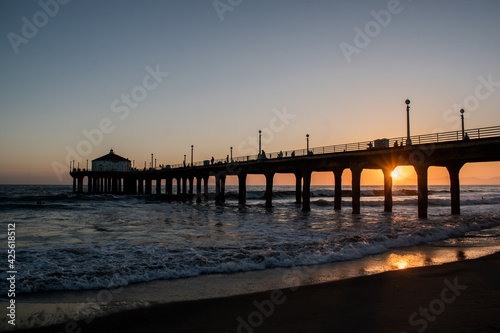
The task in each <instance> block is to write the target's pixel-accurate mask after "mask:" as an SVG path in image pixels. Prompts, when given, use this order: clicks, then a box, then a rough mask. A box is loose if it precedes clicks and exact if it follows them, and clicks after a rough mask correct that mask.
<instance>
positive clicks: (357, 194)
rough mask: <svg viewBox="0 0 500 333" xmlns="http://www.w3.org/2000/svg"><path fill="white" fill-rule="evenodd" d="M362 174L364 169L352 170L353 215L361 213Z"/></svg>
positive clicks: (356, 168) (355, 168)
mask: <svg viewBox="0 0 500 333" xmlns="http://www.w3.org/2000/svg"><path fill="white" fill-rule="evenodd" d="M361 172H363V168H360V167H354V168H351V173H352V213H353V214H359V213H360V212H361Z"/></svg>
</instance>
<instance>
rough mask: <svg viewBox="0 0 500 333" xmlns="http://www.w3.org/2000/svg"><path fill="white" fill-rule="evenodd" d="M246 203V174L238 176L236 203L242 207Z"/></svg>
mask: <svg viewBox="0 0 500 333" xmlns="http://www.w3.org/2000/svg"><path fill="white" fill-rule="evenodd" d="M246 201H247V174H246V173H243V172H241V173H240V174H238V203H239V204H240V205H244V204H245V202H246Z"/></svg>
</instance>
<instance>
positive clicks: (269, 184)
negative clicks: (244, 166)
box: [265, 172, 274, 208]
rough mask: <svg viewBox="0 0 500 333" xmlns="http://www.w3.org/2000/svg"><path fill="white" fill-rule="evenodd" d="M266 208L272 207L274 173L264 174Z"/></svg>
mask: <svg viewBox="0 0 500 333" xmlns="http://www.w3.org/2000/svg"><path fill="white" fill-rule="evenodd" d="M265 176H266V207H267V208H271V207H272V206H273V178H274V172H266V174H265Z"/></svg>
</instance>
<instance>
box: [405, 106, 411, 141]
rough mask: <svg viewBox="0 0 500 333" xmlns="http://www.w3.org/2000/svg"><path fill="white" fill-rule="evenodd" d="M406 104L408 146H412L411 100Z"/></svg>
mask: <svg viewBox="0 0 500 333" xmlns="http://www.w3.org/2000/svg"><path fill="white" fill-rule="evenodd" d="M405 103H406V145H407V146H411V138H410V100H409V99H407V100H406V101H405Z"/></svg>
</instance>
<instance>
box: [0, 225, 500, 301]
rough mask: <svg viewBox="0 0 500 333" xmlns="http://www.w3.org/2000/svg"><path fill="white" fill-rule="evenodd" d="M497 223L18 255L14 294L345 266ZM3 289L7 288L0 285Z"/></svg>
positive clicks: (63, 247) (117, 244)
mask: <svg viewBox="0 0 500 333" xmlns="http://www.w3.org/2000/svg"><path fill="white" fill-rule="evenodd" d="M498 225H500V218H496V219H495V218H492V219H487V220H482V221H474V220H463V219H462V220H460V221H459V222H457V223H450V222H448V223H443V224H442V225H419V223H418V221H417V222H414V223H410V224H409V225H406V224H401V225H399V226H393V227H391V228H390V229H388V230H386V231H384V232H382V231H381V232H373V231H368V230H367V231H362V230H343V231H340V234H338V235H337V236H336V237H333V238H332V239H330V240H328V239H327V240H320V241H314V240H311V239H309V240H308V241H305V242H297V243H293V244H291V243H289V242H283V241H277V242H270V243H265V244H253V245H249V246H241V247H217V246H205V247H196V248H195V247H169V246H157V245H155V244H142V245H135V246H132V247H131V245H130V243H129V242H123V241H114V242H113V241H110V242H106V243H95V244H60V245H52V246H50V247H38V248H31V249H23V248H20V249H19V250H18V256H19V258H23V259H21V260H19V263H18V271H19V272H20V273H19V275H18V284H17V288H18V292H19V293H32V292H38V291H51V290H85V289H98V288H111V287H119V286H124V285H128V284H132V283H138V282H148V281H152V280H158V279H177V278H185V277H193V276H198V275H203V274H216V273H217V274H224V273H236V272H244V271H251V270H262V269H268V268H275V267H293V266H298V265H314V264H322V263H331V262H335V261H345V260H352V259H356V258H360V257H363V256H366V255H369V254H375V253H380V252H384V251H386V250H388V249H390V248H396V247H406V246H412V245H417V244H421V243H430V242H435V241H439V240H443V239H447V238H450V237H457V236H461V235H463V234H465V233H466V232H469V231H472V230H480V229H482V228H488V227H492V226H498ZM0 288H4V289H5V288H6V284H5V282H4V281H1V282H0Z"/></svg>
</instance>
